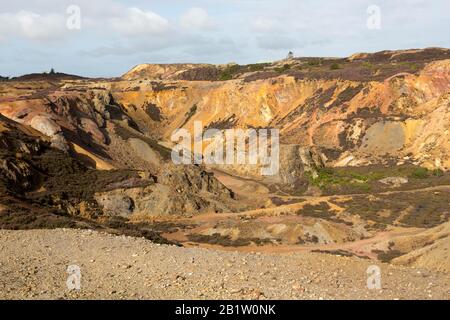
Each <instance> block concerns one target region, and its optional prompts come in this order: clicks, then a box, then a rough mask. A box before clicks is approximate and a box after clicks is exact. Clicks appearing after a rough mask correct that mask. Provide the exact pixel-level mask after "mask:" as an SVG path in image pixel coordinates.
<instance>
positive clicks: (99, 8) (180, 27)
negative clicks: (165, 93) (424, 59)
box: [0, 0, 450, 77]
mask: <svg viewBox="0 0 450 320" xmlns="http://www.w3.org/2000/svg"><path fill="white" fill-rule="evenodd" d="M5 1H6V0H2V2H5ZM70 5H76V6H77V7H78V8H79V9H80V18H81V19H80V21H81V24H80V29H72V30H70V29H68V28H67V26H66V25H67V19H68V18H70V17H73V16H71V15H70V14H68V13H67V8H68V7H69V6H70ZM374 5H375V6H376V8H378V9H379V15H378V13H376V16H374V13H373V11H370V10H369V12H368V8H370V7H373V6H374ZM449 12H450V2H449V1H448V0H428V1H427V0H367V1H366V0H340V1H336V0H275V1H273V0H196V1H189V0H146V1H144V0H127V1H125V0H124V1H120V0H15V1H9V2H7V3H2V5H1V7H0V47H1V51H0V75H2V76H16V75H20V74H25V73H30V72H42V71H46V70H49V69H50V68H52V67H53V68H55V70H57V71H61V72H66V73H73V74H80V75H85V76H93V77H101V76H104V77H109V76H118V75H121V74H122V73H124V72H126V71H127V70H129V69H130V68H131V67H133V66H134V65H136V64H139V63H177V62H204V63H228V62H237V63H254V62H263V61H272V60H278V59H280V58H283V57H284V56H286V54H287V52H288V51H290V50H292V51H293V52H294V53H295V55H296V56H348V55H350V54H352V53H355V52H373V51H380V50H385V49H406V48H423V47H430V46H439V47H447V48H448V47H450V32H449V30H450V15H449V14H448V13H449ZM374 17H375V18H377V21H379V26H380V28H375V29H373V28H368V27H367V21H368V19H373V18H374ZM378 17H379V19H378Z"/></svg>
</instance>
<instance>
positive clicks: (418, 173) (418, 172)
mask: <svg viewBox="0 0 450 320" xmlns="http://www.w3.org/2000/svg"><path fill="white" fill-rule="evenodd" d="M410 176H411V178H414V179H426V178H428V177H429V176H430V173H429V171H428V169H427V168H416V169H414V171H413V172H412V173H411V175H410Z"/></svg>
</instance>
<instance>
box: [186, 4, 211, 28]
mask: <svg viewBox="0 0 450 320" xmlns="http://www.w3.org/2000/svg"><path fill="white" fill-rule="evenodd" d="M180 25H181V27H183V28H185V29H214V27H215V23H214V21H213V20H212V19H211V18H210V17H209V15H208V12H207V11H206V10H205V9H203V8H197V7H195V8H191V9H189V10H188V11H187V12H185V13H184V14H183V15H182V16H181V18H180Z"/></svg>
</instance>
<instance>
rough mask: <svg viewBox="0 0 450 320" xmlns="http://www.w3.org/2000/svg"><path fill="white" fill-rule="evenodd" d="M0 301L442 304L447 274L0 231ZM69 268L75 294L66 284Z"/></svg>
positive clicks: (61, 233)
mask: <svg viewBox="0 0 450 320" xmlns="http://www.w3.org/2000/svg"><path fill="white" fill-rule="evenodd" d="M0 252H1V255H0V298H2V299H381V298H386V299H449V298H450V275H449V274H443V273H436V272H430V271H427V270H423V269H414V268H405V267H399V266H391V265H388V264H382V263H379V264H378V265H379V267H380V268H381V284H382V289H381V290H377V289H372V290H369V289H367V278H368V274H367V273H366V272H367V268H368V267H369V266H370V265H372V264H373V261H370V260H365V259H360V258H356V257H340V256H334V255H329V254H319V253H290V254H276V255H275V254H268V253H242V252H239V253H238V252H224V251H216V250H209V249H202V248H181V247H173V246H164V245H156V244H153V243H151V242H149V241H147V240H144V239H140V238H130V237H124V236H113V235H109V234H104V233H98V232H93V231H89V230H69V229H56V230H29V231H6V230H0ZM69 265H77V266H78V267H79V268H80V272H81V281H80V284H81V287H80V290H69V289H68V287H67V284H66V281H67V278H68V276H69V274H68V273H67V268H68V266H69Z"/></svg>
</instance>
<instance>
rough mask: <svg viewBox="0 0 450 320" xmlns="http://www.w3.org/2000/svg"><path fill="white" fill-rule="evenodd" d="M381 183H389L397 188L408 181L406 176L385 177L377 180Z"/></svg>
mask: <svg viewBox="0 0 450 320" xmlns="http://www.w3.org/2000/svg"><path fill="white" fill-rule="evenodd" d="M379 181H380V182H381V183H383V184H386V185H389V186H391V187H393V188H398V187H400V186H402V185H403V184H406V183H408V178H405V177H387V178H384V179H381V180H379Z"/></svg>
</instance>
